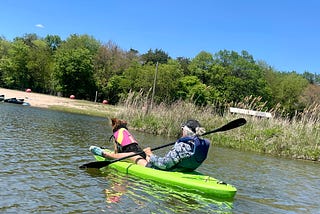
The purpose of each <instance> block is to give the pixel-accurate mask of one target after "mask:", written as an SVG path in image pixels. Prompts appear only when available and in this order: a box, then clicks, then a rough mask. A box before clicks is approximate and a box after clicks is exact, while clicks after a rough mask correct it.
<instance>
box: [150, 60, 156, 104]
mask: <svg viewBox="0 0 320 214" xmlns="http://www.w3.org/2000/svg"><path fill="white" fill-rule="evenodd" d="M157 76H158V62H157V64H156V72H155V74H154V79H153V88H152V97H151V104H150V109H152V105H153V99H154V94H155V92H156V82H157Z"/></svg>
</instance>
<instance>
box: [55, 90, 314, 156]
mask: <svg viewBox="0 0 320 214" xmlns="http://www.w3.org/2000/svg"><path fill="white" fill-rule="evenodd" d="M255 103H258V102H255V101H252V100H250V101H247V102H244V103H238V104H234V105H233V106H234V107H240V108H247V109H256V110H259V108H263V106H260V107H259V106H256V104H255ZM146 106H147V99H145V98H143V97H140V96H139V95H131V96H129V97H128V98H127V99H126V100H124V101H123V102H121V104H119V105H118V106H111V105H103V104H99V103H92V102H87V101H77V108H74V107H66V106H64V107H62V106H58V105H57V106H51V107H50V109H54V110H59V111H67V112H72V113H80V114H87V115H92V116H100V117H106V118H111V117H119V118H122V119H125V120H127V121H128V122H129V125H130V127H131V128H134V129H137V130H140V131H143V132H148V133H152V134H156V135H165V136H170V137H178V136H179V134H180V131H181V130H180V124H181V123H182V122H183V121H186V120H187V119H190V118H194V119H197V120H199V121H200V122H201V124H202V125H203V127H205V128H206V130H207V131H210V130H213V129H215V128H218V127H221V126H223V125H225V124H226V123H228V122H230V121H232V120H234V119H237V118H240V117H243V118H245V119H246V120H247V124H246V125H244V126H242V127H240V128H236V129H232V130H229V131H226V132H223V133H216V134H211V135H207V136H206V138H209V139H210V140H211V141H212V144H213V145H219V146H223V147H229V148H234V149H238V150H243V151H253V152H258V153H265V154H271V155H275V156H282V157H288V158H296V159H304V160H313V161H320V131H319V130H320V119H319V118H320V116H319V114H320V106H318V105H314V106H310V108H309V109H305V111H304V112H303V113H300V114H299V115H296V117H294V118H290V119H289V118H283V117H277V116H274V117H273V118H258V117H252V116H247V115H239V114H231V113H229V111H228V109H225V113H224V115H223V116H221V114H219V113H218V112H216V111H215V110H214V108H212V107H203V108H200V107H196V106H195V105H193V104H192V103H187V102H176V103H173V104H172V105H170V106H168V105H164V104H162V105H157V106H154V107H153V109H147V108H146ZM278 111H279V109H277V110H275V109H274V110H272V113H273V115H277V114H278Z"/></svg>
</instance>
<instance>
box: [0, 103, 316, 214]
mask: <svg viewBox="0 0 320 214" xmlns="http://www.w3.org/2000/svg"><path fill="white" fill-rule="evenodd" d="M0 130H1V131H0V158H1V162H0V189H1V191H0V198H1V200H0V213H320V203H319V195H320V179H319V175H320V165H319V163H313V162H308V161H298V160H288V159H283V158H275V157H270V156H264V155H260V154H255V153H248V152H240V151H235V150H231V149H225V148H217V147H211V148H210V151H209V155H208V156H209V157H208V159H207V160H206V161H205V162H204V164H203V165H202V166H201V167H200V168H199V170H198V171H200V172H202V173H205V174H207V175H210V176H213V177H215V178H218V179H220V180H223V181H225V182H227V183H230V184H232V185H234V186H236V187H237V189H238V192H237V195H236V197H235V199H234V200H233V201H218V200H216V199H212V198H206V197H205V196H201V195H197V194H190V193H185V192H182V191H178V190H177V189H171V188H169V187H166V186H163V185H158V184H156V183H153V182H149V181H143V180H140V179H137V178H135V177H131V176H126V175H123V174H120V173H117V172H115V171H112V170H110V169H105V170H104V171H100V170H80V169H79V168H78V167H79V166H80V165H82V164H83V163H87V162H91V161H94V159H93V157H92V155H91V154H90V152H89V151H88V147H89V146H90V145H99V146H106V147H108V148H112V146H113V145H112V144H111V143H108V140H109V137H110V135H111V127H110V124H109V121H108V120H107V119H106V118H99V117H91V116H85V115H77V114H70V113H62V112H57V111H51V110H47V109H38V108H32V107H26V106H20V105H16V104H6V103H0ZM133 133H134V135H135V136H136V138H137V139H138V140H140V141H141V142H142V143H141V144H143V145H144V146H150V147H155V146H159V145H162V144H166V143H169V142H172V141H174V139H169V138H164V137H159V136H152V135H148V134H143V133H139V132H133ZM219 134H223V133H219ZM167 149H168V148H164V149H161V150H158V151H156V153H157V154H164V153H165V152H166V151H167Z"/></svg>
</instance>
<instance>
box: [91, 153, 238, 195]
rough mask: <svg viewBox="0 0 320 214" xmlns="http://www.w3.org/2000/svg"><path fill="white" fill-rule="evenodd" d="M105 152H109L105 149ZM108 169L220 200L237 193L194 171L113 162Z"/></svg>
mask: <svg viewBox="0 0 320 214" xmlns="http://www.w3.org/2000/svg"><path fill="white" fill-rule="evenodd" d="M105 151H107V152H110V150H107V149H105ZM94 157H95V159H96V160H97V161H105V160H106V159H105V158H103V157H100V156H97V155H94ZM108 167H109V168H112V169H115V170H117V171H119V172H122V173H125V174H129V175H133V176H136V177H139V178H142V179H145V180H151V181H155V182H158V183H160V184H164V185H166V186H172V187H178V188H180V189H182V190H184V191H187V192H195V193H202V194H205V195H208V196H210V197H215V198H220V199H233V198H234V196H235V194H236V192H237V189H236V187H234V186H232V185H230V184H227V183H225V182H222V181H220V180H218V179H216V178H213V177H210V176H207V175H204V174H201V173H199V172H196V171H193V172H170V171H163V170H158V169H152V168H148V167H143V166H141V165H137V164H134V163H132V162H127V161H118V162H114V163H112V164H110V165H109V166H108ZM102 169H103V168H102Z"/></svg>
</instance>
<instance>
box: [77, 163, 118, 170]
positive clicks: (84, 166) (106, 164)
mask: <svg viewBox="0 0 320 214" xmlns="http://www.w3.org/2000/svg"><path fill="white" fill-rule="evenodd" d="M110 163H112V162H111V161H95V162H90V163H86V164H83V165H81V166H80V167H79V168H80V169H87V168H96V169H100V168H102V167H105V166H108V165H109V164H110Z"/></svg>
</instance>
